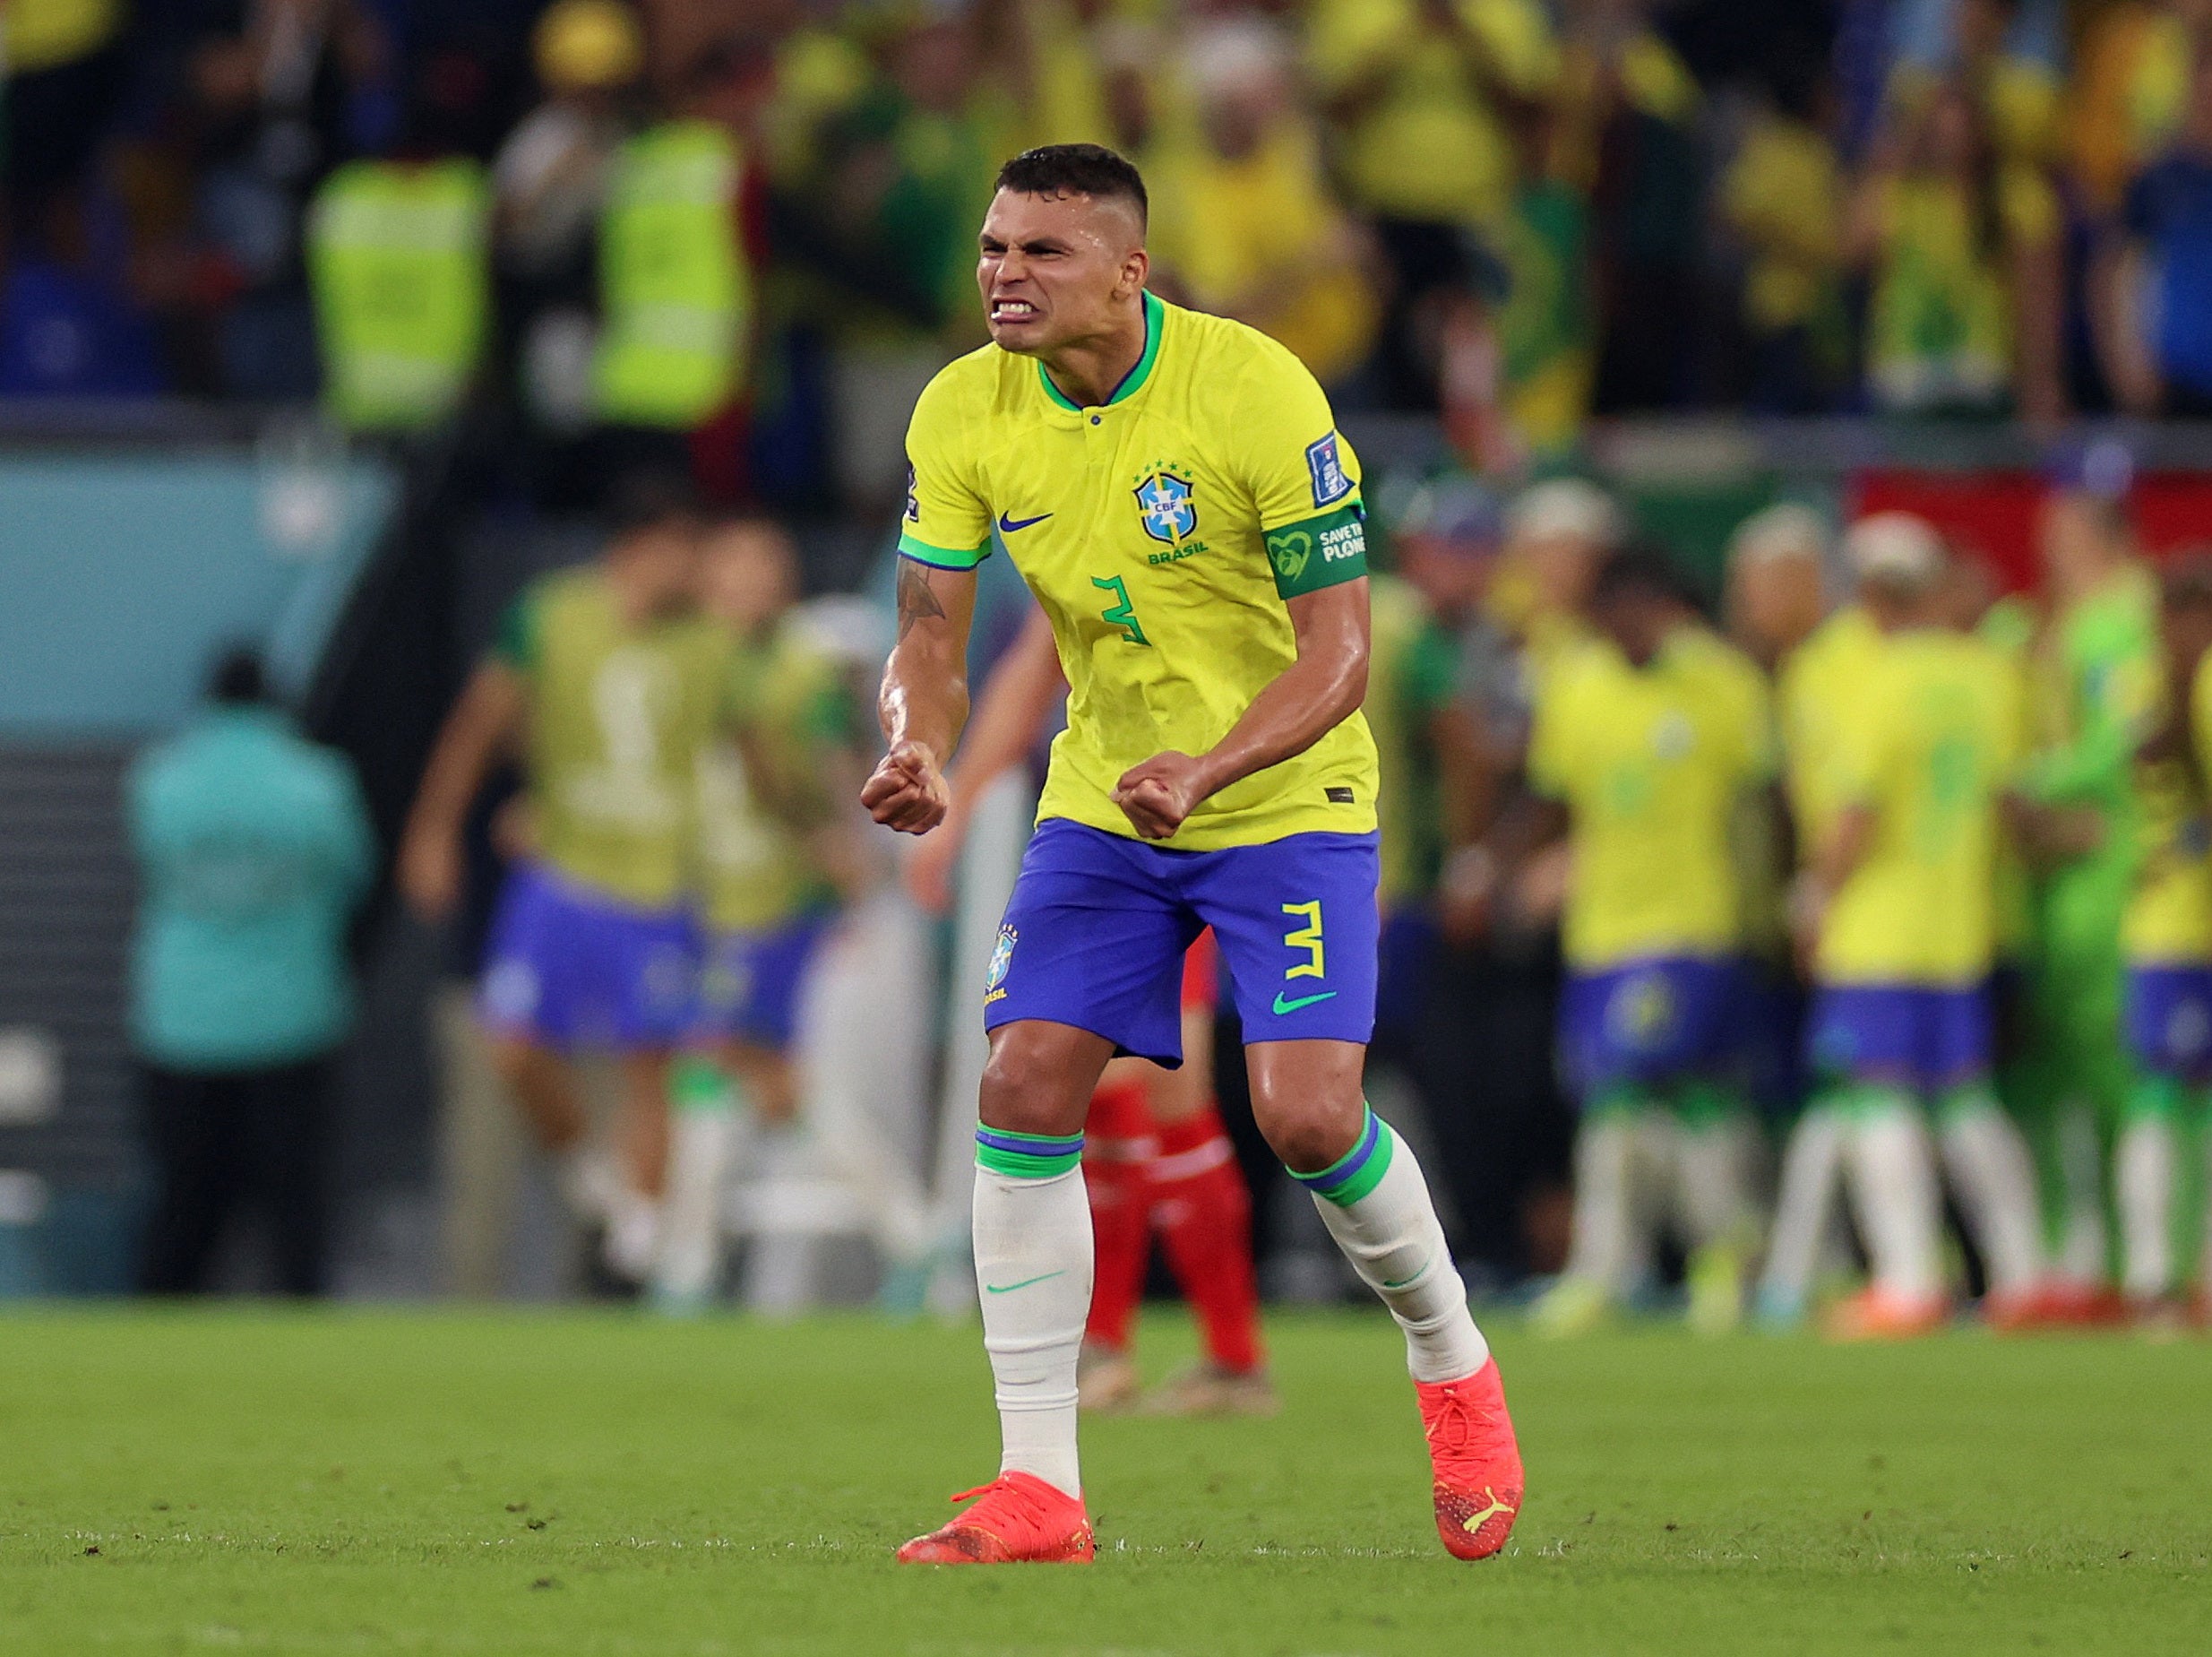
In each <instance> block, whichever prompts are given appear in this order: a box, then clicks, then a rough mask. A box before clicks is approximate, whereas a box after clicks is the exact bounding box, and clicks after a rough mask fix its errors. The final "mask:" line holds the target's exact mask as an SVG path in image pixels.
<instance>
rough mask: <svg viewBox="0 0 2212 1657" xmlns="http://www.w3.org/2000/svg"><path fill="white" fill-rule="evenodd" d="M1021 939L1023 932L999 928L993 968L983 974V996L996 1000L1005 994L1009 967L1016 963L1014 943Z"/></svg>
mask: <svg viewBox="0 0 2212 1657" xmlns="http://www.w3.org/2000/svg"><path fill="white" fill-rule="evenodd" d="M1020 941H1021V934H1020V933H1019V932H1017V931H1015V930H1014V928H1011V927H1005V926H1003V927H1001V928H999V929H998V942H997V943H995V944H994V945H992V946H991V970H990V971H988V972H986V973H985V974H984V975H983V998H984V999H985V1000H986V1001H995V1000H997V999H998V997H1001V996H1002V995H1003V994H1005V993H1006V992H1005V990H1004V988H1003V985H1004V984H1005V982H1006V972H1007V969H1008V968H1010V967H1011V966H1012V965H1013V964H1014V945H1016V944H1018V943H1020Z"/></svg>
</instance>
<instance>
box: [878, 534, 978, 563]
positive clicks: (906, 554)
mask: <svg viewBox="0 0 2212 1657" xmlns="http://www.w3.org/2000/svg"><path fill="white" fill-rule="evenodd" d="M990 556H991V543H990V542H989V541H986V542H984V543H983V545H982V546H980V547H974V548H968V550H967V551H965V552H963V551H961V550H960V548H957V547H933V546H931V545H930V544H929V543H928V542H927V541H925V540H920V539H917V538H916V537H914V536H912V535H909V534H904V533H902V534H900V536H899V557H902V558H912V559H913V560H914V561H915V562H916V563H917V564H926V565H929V566H930V567H931V568H932V569H939V570H972V569H974V568H975V567H976V565H978V564H981V563H982V562H983V561H984V560H985V559H986V558H987V557H990Z"/></svg>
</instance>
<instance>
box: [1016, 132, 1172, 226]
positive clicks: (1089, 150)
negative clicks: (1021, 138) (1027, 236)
mask: <svg viewBox="0 0 2212 1657" xmlns="http://www.w3.org/2000/svg"><path fill="white" fill-rule="evenodd" d="M992 188H993V190H994V191H998V190H1011V191H1012V192H1013V193H1014V194H1016V195H1088V196H1089V197H1091V198H1092V199H1093V200H1095V201H1101V202H1104V201H1123V202H1131V203H1135V205H1136V209H1137V222H1138V223H1139V224H1143V223H1146V222H1147V221H1148V220H1149V215H1150V213H1151V211H1152V207H1151V201H1150V199H1149V197H1148V196H1147V195H1146V194H1145V193H1144V175H1143V174H1141V173H1140V172H1139V171H1138V170H1137V169H1136V168H1134V167H1132V165H1130V163H1129V162H1128V161H1126V160H1123V158H1122V157H1120V156H1118V155H1116V154H1115V152H1114V151H1111V150H1109V149H1107V148H1106V146H1105V145H1104V144H1040V145H1038V146H1037V148H1036V149H1034V150H1024V151H1022V152H1021V153H1020V155H1018V156H1016V157H1014V159H1013V160H1011V161H1009V162H1007V163H1006V165H1005V166H1003V167H1002V168H999V169H998V182H997V183H996V184H995V185H994V186H992Z"/></svg>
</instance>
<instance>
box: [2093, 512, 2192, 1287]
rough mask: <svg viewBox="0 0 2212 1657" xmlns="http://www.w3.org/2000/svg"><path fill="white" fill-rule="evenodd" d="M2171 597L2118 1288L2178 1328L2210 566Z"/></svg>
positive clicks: (2143, 785)
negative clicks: (2179, 1239) (2176, 1304)
mask: <svg viewBox="0 0 2212 1657" xmlns="http://www.w3.org/2000/svg"><path fill="white" fill-rule="evenodd" d="M2163 587H2164V592H2163V595H2162V596H2163V604H2162V610H2163V627H2162V631H2163V633H2164V635H2165V637H2164V643H2165V666H2166V679H2167V683H2166V695H2165V712H2164V716H2163V719H2162V721H2161V722H2160V724H2159V726H2158V728H2157V729H2156V731H2154V733H2153V734H2152V736H2151V738H2149V740H2148V741H2147V742H2146V743H2145V744H2144V745H2143V747H2142V749H2141V751H2140V753H2139V755H2138V756H2137V760H2136V793H2137V797H2138V798H2139V800H2140V801H2141V807H2140V810H2141V817H2142V836H2143V839H2142V845H2143V860H2142V864H2141V867H2140V870H2139V874H2138V875H2137V876H2136V886H2135V894H2134V896H2133V898H2132V899H2131V900H2130V902H2129V905H2128V912H2127V916H2126V919H2124V920H2123V922H2122V930H2121V945H2122V949H2123V950H2124V951H2125V953H2126V956H2127V963H2128V989H2127V1030H2128V1045H2129V1047H2130V1049H2132V1056H2133V1057H2134V1060H2135V1073H2136V1074H2135V1083H2134V1086H2133V1088H2132V1090H2131V1091H2130V1094H2129V1098H2128V1103H2127V1109H2126V1111H2125V1113H2124V1115H2123V1118H2122V1126H2121V1132H2120V1143H2119V1147H2118V1151H2117V1153H2116V1155H2115V1157H2114V1159H2113V1173H2114V1182H2115V1186H2116V1195H2117V1198H2118V1206H2119V1211H2120V1231H2121V1243H2122V1263H2123V1267H2122V1280H2121V1281H2122V1288H2123V1289H2124V1290H2126V1293H2127V1296H2128V1300H2129V1303H2130V1307H2131V1308H2132V1309H2133V1311H2134V1312H2135V1314H2136V1315H2137V1316H2139V1317H2146V1318H2151V1319H2159V1318H2167V1317H2171V1316H2173V1313H2174V1311H2175V1310H2176V1308H2175V1307H2173V1303H2172V1300H2173V1296H2174V1294H2175V1293H2176V1291H2177V1290H2179V1289H2180V1288H2181V1286H2182V1280H2184V1279H2186V1278H2188V1277H2189V1276H2190V1275H2192V1274H2193V1273H2194V1271H2195V1269H2196V1267H2197V1266H2198V1265H2199V1264H2200V1263H2199V1262H2195V1261H2190V1262H2188V1263H2187V1264H2182V1265H2180V1266H2179V1267H2178V1268H2177V1263H2176V1257H2175V1256H2176V1248H2175V1239H2176V1235H2177V1232H2179V1231H2180V1230H2181V1228H2179V1227H2177V1225H2176V1223H2175V1220H2176V1211H2177V1209H2182V1210H2186V1209H2187V1208H2188V1207H2189V1206H2190V1204H2185V1203H2179V1202H2177V1197H2179V1196H2180V1195H2182V1193H2183V1192H2184V1191H2186V1190H2189V1188H2190V1187H2195V1186H2197V1185H2198V1184H2199V1180H2198V1179H2196V1178H2184V1176H2183V1173H2182V1169H2184V1168H2186V1167H2188V1166H2189V1165H2190V1163H2191V1162H2193V1161H2200V1157H2201V1145H2202V1143H2203V1142H2202V1135H2203V1132H2204V1125H2205V1099H2206V1095H2205V1089H2206V1086H2207V1084H2208V1083H2212V863H2208V845H2207V841H2208V833H2207V830H2206V821H2205V812H2206V807H2205V778H2206V777H2207V776H2212V655H2208V653H2207V652H2208V651H2212V553H2208V552H2199V553H2196V554H2194V555H2185V556H2183V557H2180V558H2178V559H2177V560H2176V561H2175V562H2174V563H2173V564H2172V565H2168V566H2167V569H2166V571H2165V580H2164V583H2163ZM2192 1149H2194V1150H2197V1151H2199V1156H2198V1157H2190V1155H2189V1154H2188V1152H2190V1150H2192ZM2192 1195H2199V1197H2200V1195H2201V1194H2200V1193H2192Z"/></svg>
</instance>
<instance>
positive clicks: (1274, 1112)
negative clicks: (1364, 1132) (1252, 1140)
mask: <svg viewBox="0 0 2212 1657" xmlns="http://www.w3.org/2000/svg"><path fill="white" fill-rule="evenodd" d="M1253 1104H1254V1107H1255V1110H1254V1115H1255V1117H1256V1118H1257V1120H1258V1121H1259V1124H1260V1130H1261V1133H1263V1134H1265V1135H1267V1142H1268V1144H1269V1147H1270V1149H1272V1150H1273V1151H1274V1152H1275V1154H1276V1156H1277V1157H1278V1158H1279V1159H1280V1160H1281V1161H1282V1164H1283V1166H1284V1167H1285V1168H1287V1169H1290V1170H1291V1171H1292V1172H1293V1173H1299V1174H1311V1173H1314V1172H1317V1171H1319V1170H1320V1169H1324V1168H1327V1167H1329V1166H1330V1164H1331V1163H1333V1162H1335V1161H1338V1160H1339V1159H1340V1158H1342V1157H1343V1155H1344V1154H1345V1153H1346V1152H1347V1151H1349V1150H1351V1149H1352V1147H1353V1146H1354V1145H1355V1144H1357V1143H1358V1141H1359V1135H1360V1130H1361V1129H1362V1128H1363V1127H1364V1126H1366V1107H1365V1105H1364V1103H1362V1104H1359V1105H1357V1106H1356V1107H1355V1108H1354V1109H1349V1110H1347V1109H1343V1108H1342V1107H1341V1106H1340V1105H1338V1103H1336V1102H1335V1101H1331V1100H1323V1099H1306V1100H1292V1101H1284V1102H1281V1103H1278V1104H1276V1105H1275V1106H1274V1107H1273V1108H1270V1107H1269V1106H1268V1105H1265V1104H1261V1101H1259V1100H1254V1101H1253Z"/></svg>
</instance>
